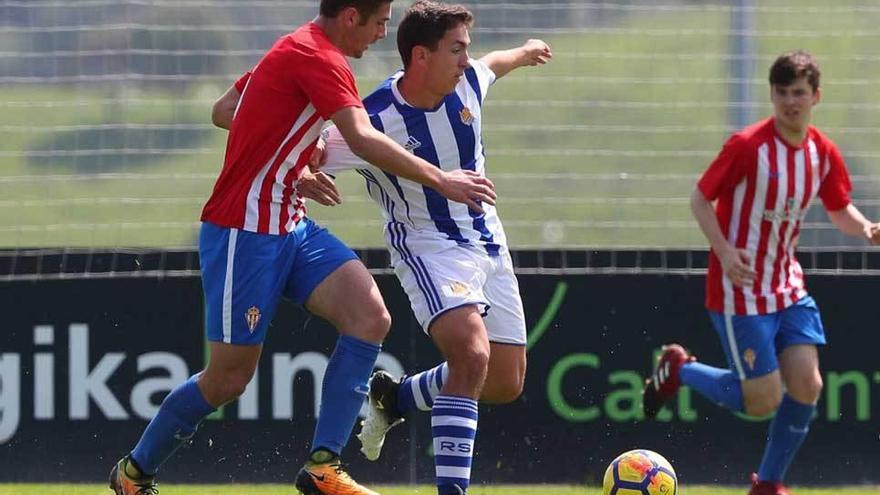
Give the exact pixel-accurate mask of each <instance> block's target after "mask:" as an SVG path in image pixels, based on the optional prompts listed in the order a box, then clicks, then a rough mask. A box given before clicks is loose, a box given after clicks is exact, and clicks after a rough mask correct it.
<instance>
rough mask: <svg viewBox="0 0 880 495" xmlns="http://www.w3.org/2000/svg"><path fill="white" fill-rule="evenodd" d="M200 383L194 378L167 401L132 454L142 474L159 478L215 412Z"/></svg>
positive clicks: (174, 391) (177, 388) (166, 398)
mask: <svg viewBox="0 0 880 495" xmlns="http://www.w3.org/2000/svg"><path fill="white" fill-rule="evenodd" d="M197 380H198V375H193V376H191V377H190V378H189V380H187V381H185V382H183V383H181V384H180V385H178V386H177V387H175V388H174V390H172V391H171V393H170V394H168V396H167V397H165V400H163V401H162V406H161V407H160V408H159V412H157V413H156V416H154V417H153V420H152V421H150V424H149V425H147V429H146V430H145V431H144V433H143V435H141V439H140V441H138V443H137V445H135V447H134V450H132V451H131V457H132V458H133V459H134V462H135V465H137V466H138V468H140V470H141V472H142V473H143V474H145V475H148V476H152V475H154V474H156V471H158V470H159V467H160V466H161V465H162V464H163V463H164V462H165V461H166V460H167V459H168V458H169V457H171V454H173V453H174V451H175V450H177V448H178V447H180V446H181V445H183V443H184V442H186V441H187V440H189V439H190V438H192V436H193V435H194V434H195V433H196V429H198V427H199V423H201V422H202V420H203V419H205V417H206V416H208V415H209V414H211V413H212V412H214V407H212V406H211V405H210V404H208V403H207V402H206V401H205V397H204V396H202V391H201V390H199V386H198V384H196V381H197Z"/></svg>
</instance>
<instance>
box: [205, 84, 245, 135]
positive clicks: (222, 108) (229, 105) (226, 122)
mask: <svg viewBox="0 0 880 495" xmlns="http://www.w3.org/2000/svg"><path fill="white" fill-rule="evenodd" d="M239 98H241V93H239V92H238V89H236V88H235V86H230V88H229V89H227V90H226V92H225V93H223V96H221V97H220V98H218V99H217V101H215V102H214V106H213V108H211V121H212V122H213V123H214V125H216V126H217V127H219V128H221V129H226V130H227V131H228V130H229V129H230V128H231V127H232V118H233V117H234V116H235V109H236V108H237V107H238V100H239Z"/></svg>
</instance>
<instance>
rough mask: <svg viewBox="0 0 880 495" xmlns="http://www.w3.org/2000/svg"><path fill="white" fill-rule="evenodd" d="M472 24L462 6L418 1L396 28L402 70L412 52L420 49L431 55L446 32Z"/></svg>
mask: <svg viewBox="0 0 880 495" xmlns="http://www.w3.org/2000/svg"><path fill="white" fill-rule="evenodd" d="M473 22H474V15H473V14H471V12H470V11H469V10H468V9H466V8H465V7H464V6H462V5H458V4H445V3H440V2H434V1H432V0H419V1H418V2H416V3H414V4H412V6H410V8H408V9H407V10H406V13H404V14H403V19H401V20H400V25H399V26H398V27H397V50H398V51H399V52H400V58H401V59H403V67H404V68H406V67H409V63H410V62H411V61H412V49H413V47H416V46H424V47H426V48H428V49H429V50H431V51H434V50H436V49H437V44H438V43H439V42H440V40H441V39H443V37H444V36H446V32H447V31H449V30H450V29H454V28H456V27H458V26H459V25H460V24H466V25H467V26H468V27H470V25H471V24H472V23H473Z"/></svg>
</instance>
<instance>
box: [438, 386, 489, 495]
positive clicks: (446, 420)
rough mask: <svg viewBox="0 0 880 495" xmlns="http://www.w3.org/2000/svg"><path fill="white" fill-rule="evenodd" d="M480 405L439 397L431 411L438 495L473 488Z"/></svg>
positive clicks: (455, 398) (469, 399)
mask: <svg viewBox="0 0 880 495" xmlns="http://www.w3.org/2000/svg"><path fill="white" fill-rule="evenodd" d="M477 418H478V409H477V401H476V400H475V399H471V398H468V397H456V396H451V395H439V396H437V398H436V399H435V400H434V407H433V408H432V409H431V433H432V435H433V436H434V466H435V469H436V473H437V493H438V494H439V495H458V493H459V492H458V490H457V489H456V485H458V486H459V487H461V489H462V490H467V488H468V486H470V484H471V459H472V458H473V455H474V438H475V437H476V436H477Z"/></svg>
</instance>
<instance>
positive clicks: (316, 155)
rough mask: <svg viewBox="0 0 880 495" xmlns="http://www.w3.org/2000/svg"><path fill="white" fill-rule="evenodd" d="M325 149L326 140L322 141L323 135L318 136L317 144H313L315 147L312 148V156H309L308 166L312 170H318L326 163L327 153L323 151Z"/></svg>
mask: <svg viewBox="0 0 880 495" xmlns="http://www.w3.org/2000/svg"><path fill="white" fill-rule="evenodd" d="M326 149H327V142H326V141H324V137H323V136H322V137H320V138H319V139H318V144H316V145H315V149H314V150H312V156H310V157H309V168H311V169H312V170H313V171H318V170H320V169H321V167H323V166H324V165H326V164H327V153H325V152H324V151H325V150H326Z"/></svg>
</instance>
